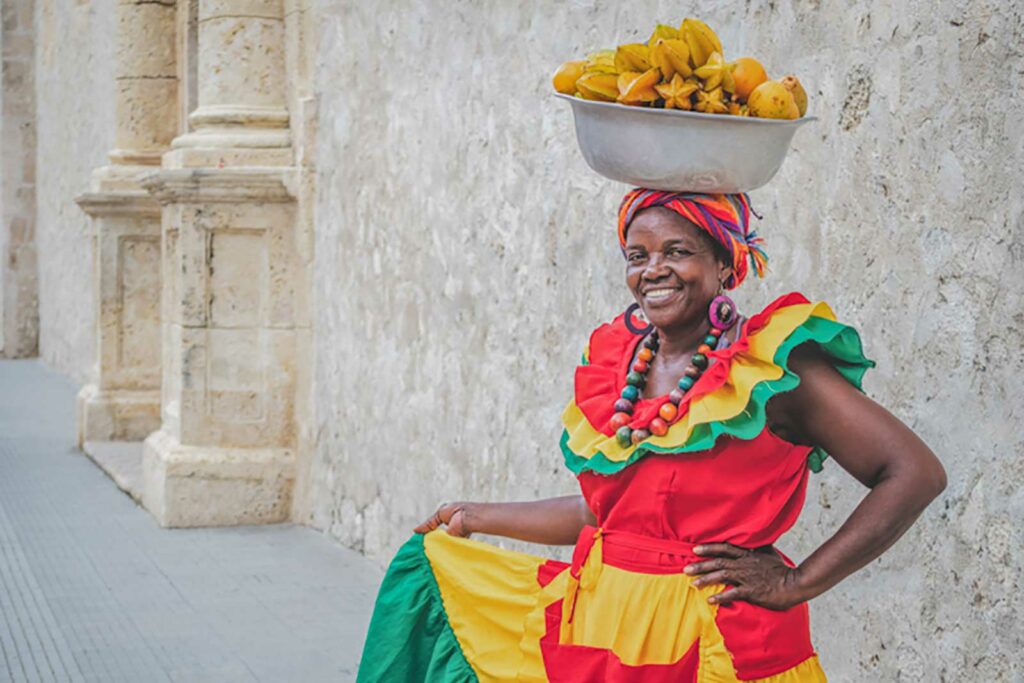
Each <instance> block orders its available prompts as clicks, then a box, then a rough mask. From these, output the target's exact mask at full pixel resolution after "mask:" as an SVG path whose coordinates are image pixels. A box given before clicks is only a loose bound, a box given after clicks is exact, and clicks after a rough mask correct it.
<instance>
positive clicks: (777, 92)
mask: <svg viewBox="0 0 1024 683" xmlns="http://www.w3.org/2000/svg"><path fill="white" fill-rule="evenodd" d="M747 106H748V107H750V115H751V116H757V117H759V118H762V119H798V118H800V109H799V108H798V107H797V106H796V100H795V99H794V98H793V93H791V92H790V91H789V90H788V89H787V88H786V86H784V85H782V83H781V82H779V81H765V82H764V83H762V84H761V85H759V86H757V87H756V88H754V92H752V93H750V98H749V99H748V100H747Z"/></svg>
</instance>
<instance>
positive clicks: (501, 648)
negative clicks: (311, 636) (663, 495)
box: [358, 531, 826, 683]
mask: <svg viewBox="0 0 1024 683" xmlns="http://www.w3.org/2000/svg"><path fill="white" fill-rule="evenodd" d="M609 540H610V539H609ZM579 554H580V548H579V547H577V555H579ZM577 564H578V567H576V569H577V571H572V568H571V566H570V565H568V564H566V563H562V562H555V561H552V560H546V559H544V558H541V557H536V556H533V555H528V554H525V553H518V552H512V551H508V550H503V549H501V548H497V547H495V546H492V545H489V544H486V543H480V542H477V541H471V540H466V539H459V538H454V537H451V536H449V535H448V534H447V533H445V532H442V531H435V532H433V533H430V534H427V535H426V536H414V537H413V538H412V539H410V540H409V541H408V542H407V543H406V544H405V546H403V547H402V549H401V550H400V551H399V552H398V554H397V555H396V556H395V559H394V560H393V562H392V564H391V567H390V568H389V570H388V573H387V576H386V577H385V579H384V582H383V584H382V586H381V590H380V593H379V595H378V598H377V604H376V607H375V609H374V615H373V619H372V621H371V624H370V629H369V633H368V634H367V641H366V645H365V648H364V651H363V658H362V662H361V664H360V669H359V677H358V680H359V681H367V682H369V681H388V682H389V683H390V682H393V681H446V682H447V681H574V682H579V681H608V682H633V681H635V682H637V683H639V682H641V681H642V682H643V683H659V682H660V681H665V682H666V683H667V682H669V681H671V682H673V683H677V682H679V681H687V682H690V681H692V682H694V683H718V682H726V681H730V682H731V681H764V682H768V683H811V682H815V683H817V682H821V681H825V680H826V679H825V675H824V673H823V672H822V670H821V667H820V665H819V664H818V659H817V657H816V656H815V655H814V653H813V651H810V652H808V653H807V656H806V657H804V658H802V659H801V660H800V661H797V662H787V661H786V657H787V656H788V657H789V659H792V658H793V653H792V652H790V651H791V650H792V648H789V650H787V649H786V646H785V644H784V643H782V642H779V643H775V642H758V643H757V648H759V650H763V652H761V651H758V652H754V653H753V654H752V655H751V656H747V655H746V654H744V655H743V656H742V657H737V656H736V654H737V653H735V652H731V651H730V649H729V646H728V645H727V641H728V640H729V639H728V638H726V637H723V634H722V632H721V630H720V628H719V626H718V619H717V618H716V617H718V616H719V615H718V611H719V609H726V608H719V607H718V606H715V605H711V604H709V603H708V602H707V598H708V597H709V596H710V595H713V594H714V593H716V592H718V591H720V590H721V586H708V587H702V588H698V587H696V586H694V585H693V583H692V580H691V578H690V577H689V576H687V575H685V574H682V573H678V572H676V573H644V572H637V571H630V570H627V569H623V568H621V567H618V566H612V565H611V564H607V563H605V562H603V561H602V551H601V539H600V538H597V540H596V542H595V543H594V544H593V547H589V546H588V547H587V548H586V549H585V551H584V553H583V557H582V560H581V561H580V562H579V563H577ZM751 607H752V606H748V609H749V608H751ZM802 607H803V608H804V610H806V606H802ZM753 609H760V608H753ZM764 611H765V612H768V611H767V610H764ZM771 614H776V615H782V617H781V618H783V619H785V618H787V617H786V613H771ZM769 616H770V615H769ZM796 617H799V615H798V614H795V615H794V618H796ZM754 630H755V631H757V632H758V633H757V634H752V635H754V637H755V638H760V637H761V635H765V640H774V639H775V638H773V637H772V635H773V632H772V631H771V629H770V628H769V629H768V630H766V631H763V633H762V629H761V628H760V627H759V626H758V627H757V628H756V629H754ZM779 633H781V632H779ZM776 635H778V634H776ZM748 640H749V638H748ZM808 642H809V641H808ZM774 650H782V651H783V656H782V658H778V657H775V658H773V657H772V653H773V651H774ZM796 652H797V653H798V655H797V656H802V655H799V651H796ZM787 653H788V654H787ZM751 663H752V664H751ZM780 667H783V668H780ZM758 669H760V670H758ZM773 669H774V670H773ZM766 673H767V674H769V675H761V674H766Z"/></svg>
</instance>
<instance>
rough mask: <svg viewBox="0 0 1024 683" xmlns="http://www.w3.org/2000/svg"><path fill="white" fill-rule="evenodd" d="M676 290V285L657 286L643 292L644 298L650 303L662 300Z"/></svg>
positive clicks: (677, 289)
mask: <svg viewBox="0 0 1024 683" xmlns="http://www.w3.org/2000/svg"><path fill="white" fill-rule="evenodd" d="M678 291H679V288H678V287H659V288H658V289H649V290H647V291H646V292H644V298H645V299H647V300H648V301H650V302H652V303H654V302H658V301H664V300H665V299H667V298H669V297H670V296H672V295H673V294H675V293H676V292H678Z"/></svg>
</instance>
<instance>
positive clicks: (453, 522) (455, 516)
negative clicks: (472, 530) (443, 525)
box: [448, 508, 469, 538]
mask: <svg viewBox="0 0 1024 683" xmlns="http://www.w3.org/2000/svg"><path fill="white" fill-rule="evenodd" d="M448 533H449V534H450V535H452V536H458V537H460V538H466V537H468V536H469V530H468V529H467V528H466V513H465V511H464V510H463V509H462V508H459V509H458V510H456V511H455V512H454V513H452V516H451V517H450V518H449V520H448Z"/></svg>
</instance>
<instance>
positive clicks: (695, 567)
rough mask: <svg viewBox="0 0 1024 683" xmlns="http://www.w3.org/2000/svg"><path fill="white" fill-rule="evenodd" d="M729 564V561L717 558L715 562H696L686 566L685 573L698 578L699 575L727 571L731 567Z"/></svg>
mask: <svg viewBox="0 0 1024 683" xmlns="http://www.w3.org/2000/svg"><path fill="white" fill-rule="evenodd" d="M728 563H729V560H726V559H723V558H721V557H716V558H715V559H713V560H704V561H703V562H694V563H693V564H689V565H686V566H685V567H683V572H685V573H686V574H689V575H690V576H697V575H698V574H707V573H708V572H717V571H719V570H721V569H726V568H727V567H728V566H729V565H728Z"/></svg>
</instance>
